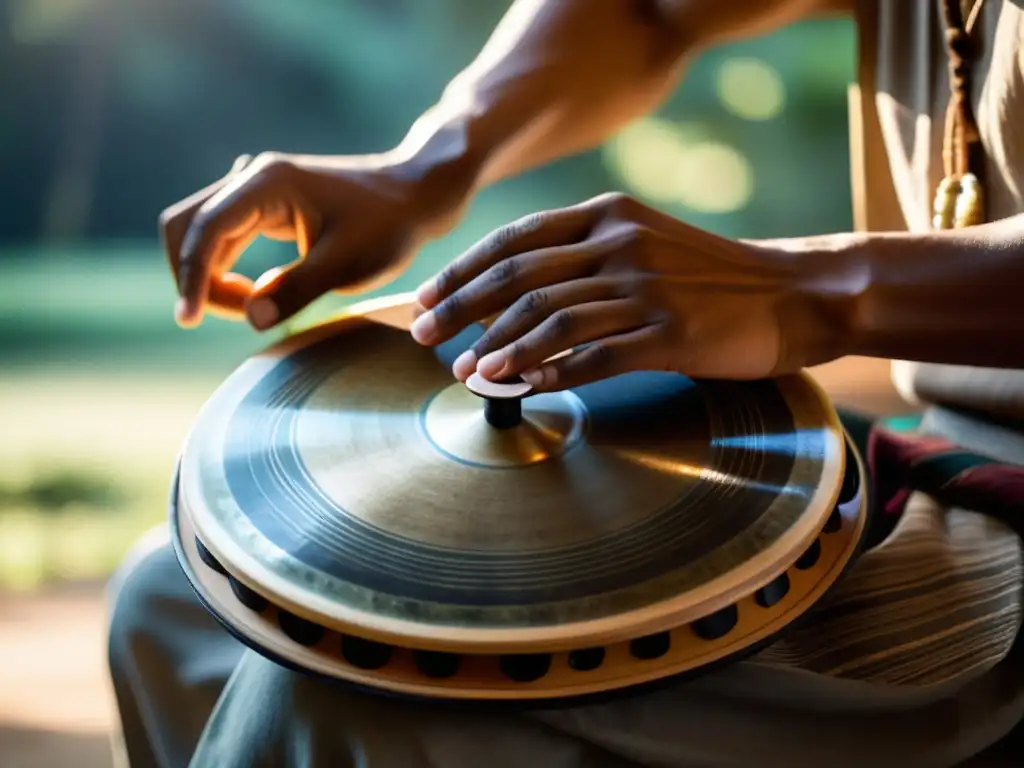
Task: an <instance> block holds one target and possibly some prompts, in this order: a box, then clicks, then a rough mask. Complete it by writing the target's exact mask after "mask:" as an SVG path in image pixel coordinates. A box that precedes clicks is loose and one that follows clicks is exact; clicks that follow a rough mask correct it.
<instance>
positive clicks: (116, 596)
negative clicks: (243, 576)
mask: <svg viewBox="0 0 1024 768" xmlns="http://www.w3.org/2000/svg"><path fill="white" fill-rule="evenodd" d="M110 607H111V617H110V634H109V646H108V653H109V664H110V675H111V680H112V683H113V690H114V696H115V700H116V703H117V708H118V713H119V715H120V724H121V733H120V734H119V735H120V741H121V743H120V744H119V745H118V744H115V750H116V751H119V752H122V753H123V754H122V755H120V757H121V759H122V761H123V760H124V759H125V758H126V759H127V763H128V765H129V766H130V767H131V768H184V766H187V765H188V762H189V759H190V758H191V756H192V752H193V750H194V749H195V745H196V743H197V742H198V741H199V737H200V734H201V733H202V729H203V727H204V726H205V724H206V720H207V718H208V717H209V715H210V712H212V711H213V708H214V705H215V704H216V702H217V698H218V697H219V695H220V692H221V690H222V689H223V687H224V685H225V684H226V682H227V680H228V678H229V677H230V675H231V672H232V671H233V670H234V668H235V667H236V666H237V664H238V660H239V659H240V658H241V656H242V652H243V646H242V645H241V643H239V642H238V641H237V640H235V639H234V638H233V637H231V635H229V634H228V633H227V632H225V631H224V629H223V628H222V627H221V626H220V624H218V623H217V621H216V620H215V619H214V618H213V617H212V616H211V615H210V614H209V613H208V612H207V611H206V610H205V609H204V608H203V607H202V605H200V603H199V602H198V600H197V599H196V597H195V595H194V593H193V592H192V589H191V587H189V585H188V582H187V581H186V579H185V576H184V574H183V573H182V571H181V569H180V568H179V566H178V563H177V560H176V558H175V555H174V551H173V549H172V548H171V546H170V544H169V540H168V537H167V532H166V529H161V530H158V531H154V532H153V533H151V534H150V535H148V536H147V537H145V539H144V540H143V541H142V542H140V543H139V544H138V545H137V546H136V547H135V548H134V549H133V551H132V552H131V553H130V554H129V556H128V558H127V559H126V560H125V563H124V564H123V565H122V567H121V568H120V569H119V571H118V573H117V574H115V576H114V578H113V579H112V580H111V584H110Z"/></svg>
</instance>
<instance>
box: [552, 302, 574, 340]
mask: <svg viewBox="0 0 1024 768" xmlns="http://www.w3.org/2000/svg"><path fill="white" fill-rule="evenodd" d="M575 326H576V314H575V313H574V312H573V311H572V310H571V309H560V310H558V311H557V312H555V314H553V315H552V316H551V319H550V321H549V325H548V332H549V333H550V335H551V337H552V338H555V339H563V338H565V337H566V336H569V335H570V334H571V333H572V331H573V329H574V328H575Z"/></svg>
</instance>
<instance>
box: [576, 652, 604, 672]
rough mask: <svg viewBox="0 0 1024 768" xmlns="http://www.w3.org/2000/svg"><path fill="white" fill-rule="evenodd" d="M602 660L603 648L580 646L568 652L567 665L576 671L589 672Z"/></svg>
mask: <svg viewBox="0 0 1024 768" xmlns="http://www.w3.org/2000/svg"><path fill="white" fill-rule="evenodd" d="M603 662H604V648H582V649H580V650H578V651H572V652H571V653H570V654H569V666H570V667H572V668H573V669H575V670H576V671H577V672H589V671H590V670H592V669H597V668H598V667H600V666H601V664H602V663H603Z"/></svg>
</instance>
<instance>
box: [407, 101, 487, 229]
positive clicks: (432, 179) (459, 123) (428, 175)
mask: <svg viewBox="0 0 1024 768" xmlns="http://www.w3.org/2000/svg"><path fill="white" fill-rule="evenodd" d="M440 112H441V108H440V107H435V108H434V109H433V110H431V111H428V112H427V113H426V114H425V115H424V116H423V117H421V118H420V119H419V120H417V121H416V123H414V124H413V126H412V128H410V130H409V132H408V133H407V134H406V136H405V138H403V139H402V141H401V142H400V143H399V144H398V146H397V147H395V148H394V149H393V150H391V152H389V153H388V158H389V162H390V163H391V165H392V167H393V168H394V170H395V172H396V173H397V174H398V175H399V176H400V178H402V179H403V180H404V181H406V182H407V183H409V184H411V185H413V186H414V187H415V188H416V189H417V197H418V199H420V200H421V201H422V202H423V203H424V204H425V205H427V206H429V207H430V215H429V216H428V218H429V219H431V220H433V221H437V222H438V225H439V226H441V227H442V228H444V229H447V228H450V227H452V226H454V225H455V223H457V220H458V218H459V215H460V214H461V212H462V211H463V210H464V209H465V208H466V207H467V206H468V204H469V202H470V201H471V200H472V197H473V195H474V193H475V192H476V190H477V188H478V186H479V182H480V178H481V175H482V173H483V169H484V166H485V163H486V159H487V155H486V152H482V151H481V150H480V149H479V148H477V147H475V146H474V145H473V142H471V141H470V130H469V121H468V119H466V118H449V119H444V118H443V117H442V116H441V114H440Z"/></svg>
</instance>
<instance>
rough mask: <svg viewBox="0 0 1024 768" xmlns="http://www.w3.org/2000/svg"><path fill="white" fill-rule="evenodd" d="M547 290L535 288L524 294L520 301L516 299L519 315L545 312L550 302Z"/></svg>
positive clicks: (516, 311) (516, 309)
mask: <svg viewBox="0 0 1024 768" xmlns="http://www.w3.org/2000/svg"><path fill="white" fill-rule="evenodd" d="M549 301H550V299H549V297H548V293H547V291H544V290H535V291H530V292H529V293H525V294H523V295H522V296H521V297H520V298H519V300H518V301H516V308H515V313H516V314H517V315H519V316H525V315H533V314H536V313H539V312H543V311H544V310H545V309H546V308H547V306H548V303H549Z"/></svg>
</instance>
